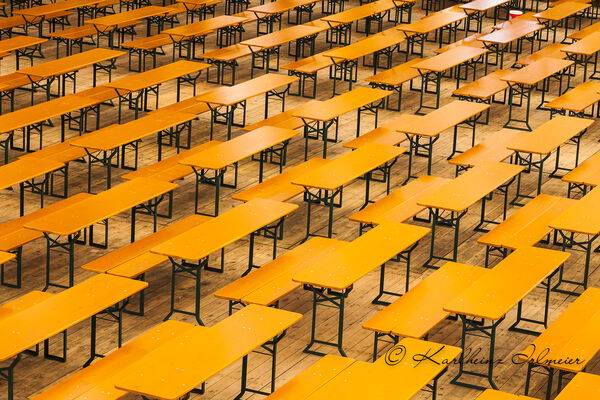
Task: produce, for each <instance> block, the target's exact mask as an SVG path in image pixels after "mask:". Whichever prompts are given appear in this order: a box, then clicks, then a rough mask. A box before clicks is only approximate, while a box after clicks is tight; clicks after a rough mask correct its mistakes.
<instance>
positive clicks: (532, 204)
mask: <svg viewBox="0 0 600 400" xmlns="http://www.w3.org/2000/svg"><path fill="white" fill-rule="evenodd" d="M574 203H575V200H572V199H565V198H562V197H556V196H550V195H547V194H540V195H538V196H536V197H535V198H533V199H532V200H530V201H529V202H528V203H527V204H525V206H524V207H523V208H521V209H519V210H517V211H516V212H514V213H513V214H511V215H510V216H509V217H508V218H506V219H505V220H504V221H502V222H501V223H500V224H499V225H497V226H496V227H494V228H493V229H492V230H490V231H489V232H487V233H486V234H484V235H483V236H481V237H480V238H479V239H477V243H480V244H483V245H485V246H486V248H485V267H486V268H487V267H488V266H489V264H490V262H489V261H490V257H491V256H496V257H500V258H504V257H506V256H507V255H508V254H509V253H510V252H511V251H513V250H516V249H517V248H519V247H522V246H535V245H536V244H537V243H538V242H540V241H541V240H543V239H544V237H546V236H549V235H550V233H551V232H552V228H550V227H549V226H548V224H549V222H550V221H552V220H553V219H554V218H556V217H558V216H559V215H560V214H562V212H563V211H564V210H566V209H567V208H569V207H570V206H572V205H573V204H574ZM547 241H548V242H551V240H550V238H548V239H547ZM554 242H556V236H555V237H554Z"/></svg>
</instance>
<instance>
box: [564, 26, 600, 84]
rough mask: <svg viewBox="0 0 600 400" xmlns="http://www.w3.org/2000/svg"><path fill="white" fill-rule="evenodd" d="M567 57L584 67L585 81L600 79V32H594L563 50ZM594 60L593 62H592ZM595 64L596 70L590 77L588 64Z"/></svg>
mask: <svg viewBox="0 0 600 400" xmlns="http://www.w3.org/2000/svg"><path fill="white" fill-rule="evenodd" d="M561 51H562V52H564V53H566V54H567V57H568V58H569V59H570V60H572V61H575V63H576V64H578V65H581V66H583V80H584V81H586V80H587V79H588V78H589V79H598V78H599V76H597V74H598V73H599V72H600V71H599V70H598V52H600V32H594V33H592V34H590V35H588V36H586V37H584V38H583V39H581V40H579V41H577V42H575V43H573V44H570V45H568V46H566V47H564V48H562V49H561ZM592 60H593V61H592ZM590 63H593V67H594V69H593V70H592V73H591V74H590V76H589V77H588V74H587V72H588V64H590Z"/></svg>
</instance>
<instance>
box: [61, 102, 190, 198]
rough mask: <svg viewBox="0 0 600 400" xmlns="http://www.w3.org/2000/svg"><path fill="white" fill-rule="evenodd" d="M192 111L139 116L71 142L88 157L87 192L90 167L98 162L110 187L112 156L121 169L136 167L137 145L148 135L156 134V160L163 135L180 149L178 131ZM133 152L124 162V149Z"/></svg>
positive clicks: (188, 122)
mask: <svg viewBox="0 0 600 400" xmlns="http://www.w3.org/2000/svg"><path fill="white" fill-rule="evenodd" d="M196 118H198V116H197V115H196V114H190V113H184V112H176V111H170V112H164V113H152V114H149V115H147V116H145V117H143V118H139V119H136V120H133V121H130V122H128V123H126V124H123V125H119V124H113V125H110V126H107V127H105V128H102V129H100V130H97V131H94V132H92V133H90V134H88V135H84V136H82V137H80V138H77V139H75V140H73V141H72V142H71V145H72V146H75V147H80V148H82V149H84V150H85V153H86V155H87V157H88V160H87V161H88V162H87V167H88V168H87V169H88V177H87V178H88V179H87V191H88V192H89V193H91V191H92V168H93V167H94V165H99V166H101V167H104V168H105V169H106V189H110V188H111V186H112V166H113V164H114V163H115V160H114V159H115V157H118V156H119V154H120V157H118V162H117V165H118V166H120V167H121V168H122V169H129V170H136V169H137V167H138V147H139V143H140V141H141V140H142V139H143V138H145V137H147V136H150V135H153V134H157V148H158V152H157V153H158V156H157V159H158V161H160V160H161V159H162V143H163V141H164V139H165V137H167V138H172V137H175V147H176V149H177V153H179V151H180V148H181V146H180V138H179V137H180V132H181V131H182V130H184V129H188V127H189V125H190V124H191V122H192V121H193V120H195V119H196ZM129 151H131V152H133V154H134V160H133V162H132V163H131V165H127V160H126V155H127V152H129Z"/></svg>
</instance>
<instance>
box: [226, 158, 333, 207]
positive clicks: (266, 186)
mask: <svg viewBox="0 0 600 400" xmlns="http://www.w3.org/2000/svg"><path fill="white" fill-rule="evenodd" d="M327 162H328V161H327V160H325V159H322V158H311V159H310V160H308V161H305V162H303V163H302V164H298V165H296V166H294V167H292V168H288V169H286V170H285V171H283V172H282V173H280V174H279V175H275V176H274V177H272V178H269V179H267V180H266V181H263V182H261V183H259V184H257V185H254V186H251V187H250V188H248V189H245V190H242V191H241V192H238V193H236V194H234V195H233V196H231V198H232V199H234V200H240V201H244V202H245V201H250V200H252V199H270V200H277V201H289V200H291V199H293V198H294V197H296V196H299V195H301V194H302V193H304V188H303V187H302V186H298V185H294V184H293V183H292V182H293V181H294V180H295V179H296V178H298V177H300V176H302V175H304V174H306V173H307V172H309V171H310V170H312V169H313V168H319V167H321V166H323V165H325V164H327Z"/></svg>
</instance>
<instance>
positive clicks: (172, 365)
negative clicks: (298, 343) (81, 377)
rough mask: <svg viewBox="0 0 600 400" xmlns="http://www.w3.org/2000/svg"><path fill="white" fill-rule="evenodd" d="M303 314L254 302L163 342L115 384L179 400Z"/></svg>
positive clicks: (149, 394) (165, 398) (165, 399)
mask: <svg viewBox="0 0 600 400" xmlns="http://www.w3.org/2000/svg"><path fill="white" fill-rule="evenodd" d="M300 318H302V315H301V314H298V313H294V312H290V311H285V310H279V309H276V308H272V307H263V306H257V305H252V304H251V305H249V306H247V307H244V308H243V309H241V310H240V311H237V312H236V313H235V314H233V315H232V316H230V317H228V318H225V319H224V320H222V321H221V322H219V323H217V324H216V325H214V326H212V327H210V328H206V327H194V328H192V329H190V330H189V331H186V332H185V333H184V334H182V335H179V336H177V337H175V338H174V339H172V340H169V341H167V342H166V343H164V344H162V345H161V346H159V347H158V348H157V349H156V350H154V351H152V352H150V353H148V354H147V355H146V356H144V357H142V358H141V359H140V360H139V361H138V362H136V363H134V364H132V365H131V366H130V367H129V368H127V370H126V371H124V372H123V374H122V375H120V376H119V378H118V379H117V381H116V382H115V387H117V389H121V390H125V391H127V392H130V393H134V394H139V395H145V396H148V397H151V398H154V399H161V400H177V399H180V398H181V397H183V396H185V395H186V394H187V393H189V392H190V391H191V390H192V389H194V388H196V387H198V386H200V385H201V384H202V383H204V382H205V381H206V380H207V379H209V378H210V377H212V376H214V375H216V374H217V373H219V372H220V371H222V370H223V369H225V368H227V367H228V366H229V365H231V364H233V363H234V362H236V361H238V360H240V359H242V358H243V357H244V356H246V355H247V354H249V353H250V352H252V351H253V350H255V349H256V348H258V347H260V346H261V345H262V344H264V343H265V342H268V341H269V340H271V339H272V338H273V337H274V336H277V335H279V334H280V333H282V332H283V331H285V330H286V329H288V328H289V327H290V326H292V325H294V324H295V323H296V322H298V321H299V320H300ZM198 360H203V361H202V362H198Z"/></svg>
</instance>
